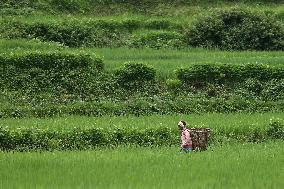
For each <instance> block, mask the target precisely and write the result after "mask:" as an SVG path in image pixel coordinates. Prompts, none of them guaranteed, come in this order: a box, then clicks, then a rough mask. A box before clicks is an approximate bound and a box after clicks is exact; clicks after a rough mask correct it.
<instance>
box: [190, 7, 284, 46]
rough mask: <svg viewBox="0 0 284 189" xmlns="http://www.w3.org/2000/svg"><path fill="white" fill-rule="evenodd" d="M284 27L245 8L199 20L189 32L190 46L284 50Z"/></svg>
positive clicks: (221, 12) (224, 11)
mask: <svg viewBox="0 0 284 189" xmlns="http://www.w3.org/2000/svg"><path fill="white" fill-rule="evenodd" d="M283 36H284V28H283V25H281V24H280V23H278V22H276V21H275V19H274V18H272V17H267V16H266V15H264V14H261V13H256V12H251V11H248V10H245V9H236V8H234V9H229V10H221V11H218V12H214V13H212V14H211V15H207V16H205V17H203V18H199V19H198V20H197V22H196V23H195V24H194V25H193V27H192V28H191V29H190V30H189V31H188V32H187V40H188V43H189V45H192V46H201V47H209V48H211V47H213V48H220V49H226V50H248V49H251V50H283V49H284V46H283V41H284V38H283Z"/></svg>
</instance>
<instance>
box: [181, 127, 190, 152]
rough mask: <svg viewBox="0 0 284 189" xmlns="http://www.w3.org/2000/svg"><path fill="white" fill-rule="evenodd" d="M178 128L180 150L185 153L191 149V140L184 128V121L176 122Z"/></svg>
mask: <svg viewBox="0 0 284 189" xmlns="http://www.w3.org/2000/svg"><path fill="white" fill-rule="evenodd" d="M178 128H179V130H180V131H181V146H180V147H181V151H184V152H186V153H188V152H191V151H192V140H191V137H190V131H189V130H188V129H187V128H186V122H185V121H179V122H178Z"/></svg>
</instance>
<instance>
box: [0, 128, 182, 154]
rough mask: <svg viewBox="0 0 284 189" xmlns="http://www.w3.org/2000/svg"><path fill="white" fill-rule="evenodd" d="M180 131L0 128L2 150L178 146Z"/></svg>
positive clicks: (0, 146)
mask: <svg viewBox="0 0 284 189" xmlns="http://www.w3.org/2000/svg"><path fill="white" fill-rule="evenodd" d="M178 142H179V139H178V138H177V132H176V131H175V132H174V131H173V130H172V129H170V128H156V129H145V130H133V129H120V128H113V129H111V130H106V129H101V128H90V129H79V128H74V129H73V130H65V131H56V130H51V129H28V128H21V129H17V130H9V129H7V128H2V127H0V150H6V151H8V150H19V151H27V150H74V149H79V150H82V149H92V148H96V147H111V146H117V145H127V144H128V145H129V144H132V145H138V146H161V145H166V146H170V145H173V144H177V143H178Z"/></svg>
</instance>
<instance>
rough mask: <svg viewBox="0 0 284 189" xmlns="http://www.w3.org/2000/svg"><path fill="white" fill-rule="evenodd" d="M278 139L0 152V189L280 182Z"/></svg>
mask: <svg viewBox="0 0 284 189" xmlns="http://www.w3.org/2000/svg"><path fill="white" fill-rule="evenodd" d="M283 160H284V143H283V142H267V143H261V144H249V143H245V144H242V145H241V144H230V145H226V146H215V147H214V146H213V147H211V148H210V150H208V151H206V152H201V153H192V154H182V153H179V152H178V148H175V147H171V148H169V147H168V148H165V147H162V148H133V147H119V148H117V149H102V150H96V151H69V152H42V153H36V152H32V153H19V152H15V153H3V152H0V167H1V171H0V177H1V180H0V188H7V189H8V188H16V189H22V188H23V189H24V188H41V189H44V188H60V189H64V188H68V189H71V188H72V189H73V188H165V189H166V188H200V189H201V188H259V189H262V188H263V189H264V188H265V189H266V188H271V189H278V188H281V187H283V185H284V182H283V179H282V178H283V177H284V170H283V163H284V162H283Z"/></svg>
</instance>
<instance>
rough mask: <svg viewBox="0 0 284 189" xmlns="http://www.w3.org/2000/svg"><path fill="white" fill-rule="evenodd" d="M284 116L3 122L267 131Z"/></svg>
mask: <svg viewBox="0 0 284 189" xmlns="http://www.w3.org/2000/svg"><path fill="white" fill-rule="evenodd" d="M283 117H284V113H272V112H269V113H253V114H247V113H235V114H233V113H232V114H218V113H208V114H191V115H182V114H178V115H163V116H162V115H152V116H140V117H136V116H119V117H111V116H102V117H85V116H68V117H67V116H66V117H54V118H45V119H40V118H23V119H11V118H9V119H2V120H1V122H0V127H8V128H10V129H16V128H21V127H23V128H42V129H44V128H50V129H56V130H69V129H73V128H85V129H87V128H108V127H109V128H110V129H111V128H113V127H115V128H133V129H145V128H157V127H169V128H176V125H177V122H178V121H179V120H182V119H183V120H185V121H187V123H188V127H209V128H212V129H213V130H214V129H225V130H227V129H228V130H230V129H240V130H247V129H252V128H260V129H265V128H266V127H267V126H268V125H269V123H270V121H271V120H277V119H278V120H281V118H282V119H283ZM282 121H283V120H282Z"/></svg>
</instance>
